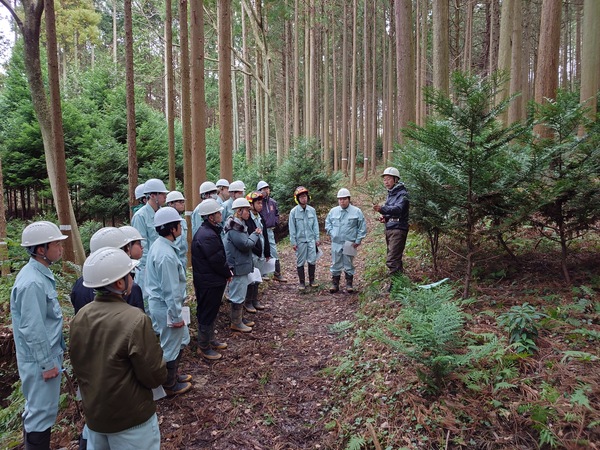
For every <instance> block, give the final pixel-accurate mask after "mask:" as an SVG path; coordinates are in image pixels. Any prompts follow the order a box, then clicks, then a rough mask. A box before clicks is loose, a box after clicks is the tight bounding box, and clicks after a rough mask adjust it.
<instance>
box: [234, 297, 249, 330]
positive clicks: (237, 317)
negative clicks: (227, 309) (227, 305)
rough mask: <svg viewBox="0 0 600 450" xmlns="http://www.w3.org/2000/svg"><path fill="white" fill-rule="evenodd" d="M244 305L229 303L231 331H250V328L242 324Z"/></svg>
mask: <svg viewBox="0 0 600 450" xmlns="http://www.w3.org/2000/svg"><path fill="white" fill-rule="evenodd" d="M243 308H244V306H243V305H242V304H241V303H232V304H231V325H229V328H231V329H232V330H233V331H241V332H242V333H250V332H251V331H252V328H250V327H249V326H247V325H246V324H244V322H243V321H242V316H243V314H244V310H243Z"/></svg>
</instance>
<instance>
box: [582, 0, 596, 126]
mask: <svg viewBox="0 0 600 450" xmlns="http://www.w3.org/2000/svg"><path fill="white" fill-rule="evenodd" d="M599 24H600V2H598V1H597V0H585V3H584V4H583V45H582V60H581V93H580V96H581V103H585V105H586V107H588V108H589V111H588V113H587V114H588V117H589V118H590V120H594V117H595V115H596V112H597V110H598V102H597V94H598V89H600V73H599V72H600V55H599V54H598V47H599V46H600V26H599Z"/></svg>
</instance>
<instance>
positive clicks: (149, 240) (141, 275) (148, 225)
mask: <svg viewBox="0 0 600 450" xmlns="http://www.w3.org/2000/svg"><path fill="white" fill-rule="evenodd" d="M168 193H169V191H168V189H167V188H166V186H165V184H164V183H163V182H162V181H161V180H159V179H158V178H151V179H149V180H148V181H146V182H145V183H144V194H145V196H146V200H147V201H146V204H145V205H144V206H143V207H142V208H141V209H140V210H139V211H138V212H136V213H135V214H134V215H133V218H132V219H131V226H133V227H134V228H135V229H136V230H138V231H139V232H140V234H141V235H142V238H143V239H144V240H143V241H142V248H143V249H144V252H143V254H142V258H141V259H140V264H139V266H138V273H137V276H136V281H137V283H138V284H139V285H140V287H141V288H142V292H144V299H146V298H147V295H146V292H145V286H144V280H145V269H146V258H147V257H148V250H149V249H150V247H151V246H152V244H153V243H154V241H155V240H156V239H157V238H158V233H157V232H156V229H155V228H154V214H156V211H158V209H159V208H160V207H161V206H163V205H164V204H165V201H166V200H167V194H168Z"/></svg>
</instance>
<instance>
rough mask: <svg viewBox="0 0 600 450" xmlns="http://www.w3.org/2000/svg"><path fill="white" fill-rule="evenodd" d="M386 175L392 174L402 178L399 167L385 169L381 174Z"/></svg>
mask: <svg viewBox="0 0 600 450" xmlns="http://www.w3.org/2000/svg"><path fill="white" fill-rule="evenodd" d="M385 175H391V176H393V177H396V178H400V172H398V169H396V168H395V167H388V168H387V169H385V170H384V171H383V173H382V174H381V176H382V177H383V176H385Z"/></svg>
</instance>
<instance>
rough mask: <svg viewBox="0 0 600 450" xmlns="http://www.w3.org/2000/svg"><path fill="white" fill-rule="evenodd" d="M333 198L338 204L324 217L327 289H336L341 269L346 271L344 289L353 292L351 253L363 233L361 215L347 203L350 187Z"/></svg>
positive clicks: (363, 227) (365, 226) (363, 219)
mask: <svg viewBox="0 0 600 450" xmlns="http://www.w3.org/2000/svg"><path fill="white" fill-rule="evenodd" d="M337 199H338V206H336V207H335V208H332V209H331V211H329V214H327V218H326V219H325V231H326V232H327V234H328V235H329V236H331V267H330V271H331V288H330V289H329V292H331V293H332V294H334V293H336V292H338V291H339V290H340V278H341V276H342V271H343V272H344V273H345V275H346V292H354V286H353V284H352V283H353V281H354V272H355V268H354V253H355V249H356V248H357V247H358V246H359V245H360V243H361V242H362V240H363V239H364V238H365V236H366V235H367V222H366V221H365V216H364V215H363V213H362V211H361V210H360V209H359V208H357V207H356V206H354V205H351V204H350V191H349V190H348V189H346V188H342V189H340V190H339V191H338V193H337ZM348 246H349V247H352V248H348ZM353 249H354V250H353Z"/></svg>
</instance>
